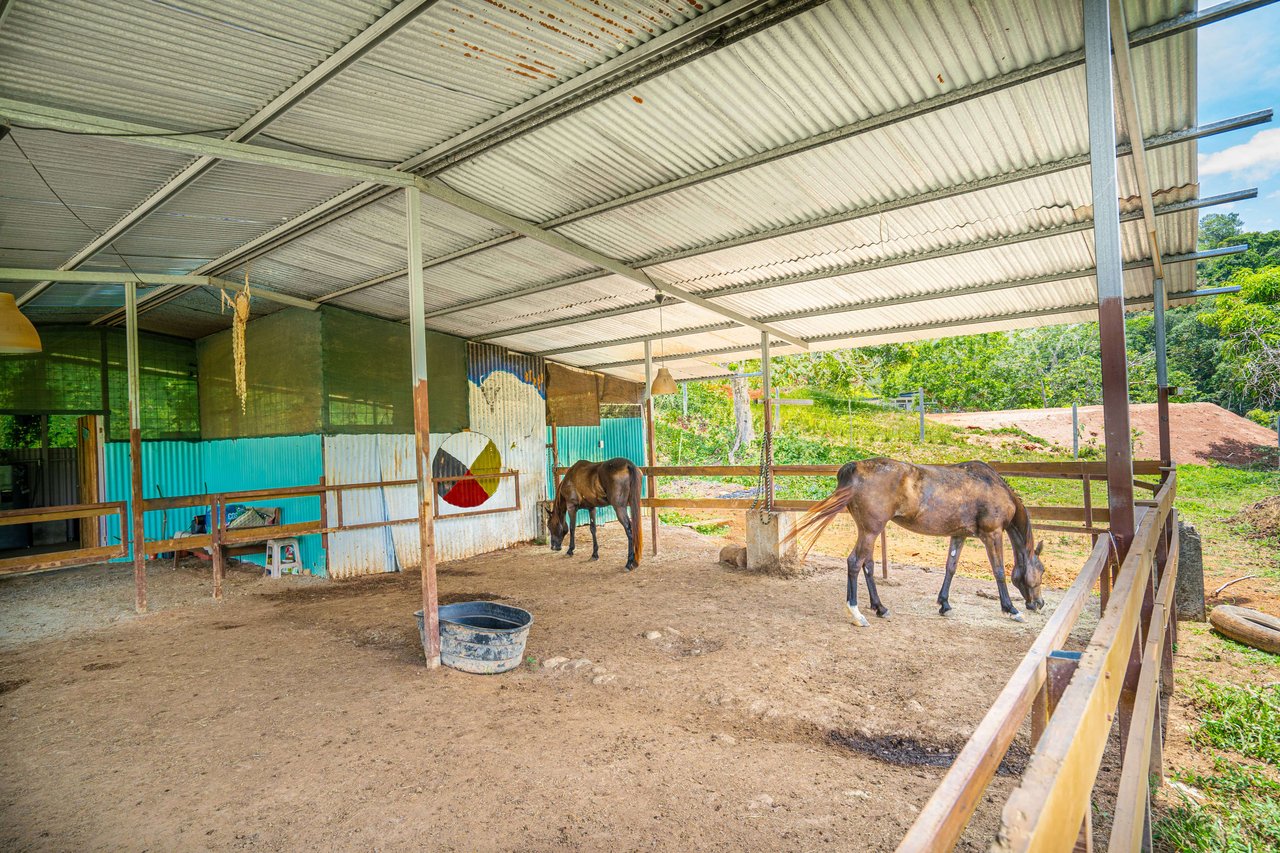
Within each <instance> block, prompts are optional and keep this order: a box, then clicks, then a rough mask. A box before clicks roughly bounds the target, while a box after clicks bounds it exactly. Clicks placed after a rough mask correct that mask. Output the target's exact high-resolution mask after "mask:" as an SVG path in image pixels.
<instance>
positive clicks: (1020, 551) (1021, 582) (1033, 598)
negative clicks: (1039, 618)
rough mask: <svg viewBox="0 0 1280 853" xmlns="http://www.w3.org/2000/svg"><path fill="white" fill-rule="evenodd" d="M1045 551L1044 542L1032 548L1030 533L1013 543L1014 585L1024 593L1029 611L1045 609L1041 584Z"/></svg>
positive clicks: (1023, 596)
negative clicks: (1043, 553) (1042, 556)
mask: <svg viewBox="0 0 1280 853" xmlns="http://www.w3.org/2000/svg"><path fill="white" fill-rule="evenodd" d="M1010 538H1014V537H1010ZM1043 550H1044V542H1040V543H1038V544H1037V545H1036V546H1035V547H1034V548H1033V547H1032V546H1031V535H1030V531H1028V533H1027V538H1026V539H1024V540H1023V541H1021V542H1018V541H1015V542H1014V543H1013V555H1014V558H1013V578H1012V579H1013V585H1014V586H1015V587H1017V588H1018V592H1021V593H1022V598H1023V599H1024V600H1025V601H1026V602H1027V609H1028V610H1041V609H1043V608H1044V597H1043V596H1042V595H1041V594H1040V582H1041V581H1042V580H1043V579H1044V563H1042V562H1040V552H1041V551H1043Z"/></svg>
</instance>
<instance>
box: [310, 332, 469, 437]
mask: <svg viewBox="0 0 1280 853" xmlns="http://www.w3.org/2000/svg"><path fill="white" fill-rule="evenodd" d="M323 314H324V379H325V401H326V404H327V419H326V424H325V431H326V432H399V433H405V432H412V431H413V391H412V382H413V367H412V363H411V361H410V353H409V328H408V327H407V326H406V325H404V324H403V323H394V322H391V321H389V320H380V319H378V318H376V317H369V316H366V315H364V314H355V313H352V312H350V311H342V310H338V309H334V308H325V309H324V311H323ZM427 368H428V370H429V375H428V382H429V394H428V399H429V416H430V419H431V431H432V432H437V433H439V432H457V431H458V430H461V429H465V428H466V427H467V426H468V425H469V423H470V419H469V417H468V410H467V344H466V341H464V340H462V339H461V338H455V337H452V336H450V335H441V334H437V333H435V332H427Z"/></svg>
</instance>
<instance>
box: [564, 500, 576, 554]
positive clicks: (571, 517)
mask: <svg viewBox="0 0 1280 853" xmlns="http://www.w3.org/2000/svg"><path fill="white" fill-rule="evenodd" d="M566 513H567V515H566V516H565V518H566V519H567V520H568V522H569V550H568V551H566V552H565V556H566V557H572V556H573V534H574V531H576V530H577V529H578V506H577V504H568V506H567V507H566Z"/></svg>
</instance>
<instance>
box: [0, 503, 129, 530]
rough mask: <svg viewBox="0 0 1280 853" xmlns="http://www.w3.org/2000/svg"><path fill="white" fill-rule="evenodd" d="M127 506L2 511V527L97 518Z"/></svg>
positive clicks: (35, 508) (112, 505)
mask: <svg viewBox="0 0 1280 853" xmlns="http://www.w3.org/2000/svg"><path fill="white" fill-rule="evenodd" d="M124 506H125V503H124V502H123V501H113V502H111V503H96V504H64V505H62V506H42V507H30V508H27V509H6V510H0V526H4V525H8V524H31V523H35V522H41V521H66V520H68V519H72V518H96V517H97V516H100V515H112V514H114V513H118V512H119V511H120V510H121V508H122V507H124Z"/></svg>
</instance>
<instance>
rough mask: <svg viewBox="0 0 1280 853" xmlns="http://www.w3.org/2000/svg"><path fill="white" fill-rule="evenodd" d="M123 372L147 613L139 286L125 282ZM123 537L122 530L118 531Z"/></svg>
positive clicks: (137, 584)
mask: <svg viewBox="0 0 1280 853" xmlns="http://www.w3.org/2000/svg"><path fill="white" fill-rule="evenodd" d="M124 308H125V331H124V335H125V371H126V373H127V374H128V377H129V509H130V514H129V515H130V527H131V528H132V529H131V530H130V533H131V534H132V541H133V587H134V600H133V606H134V609H135V610H137V611H138V612H139V613H146V612H147V566H146V560H147V553H146V537H145V535H144V533H143V529H142V520H143V515H142V403H141V400H140V398H141V395H142V388H141V382H142V378H141V373H140V370H139V366H138V283H137V282H135V281H128V282H125V285H124ZM120 535H121V536H122V537H123V536H124V531H123V530H122V531H120Z"/></svg>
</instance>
